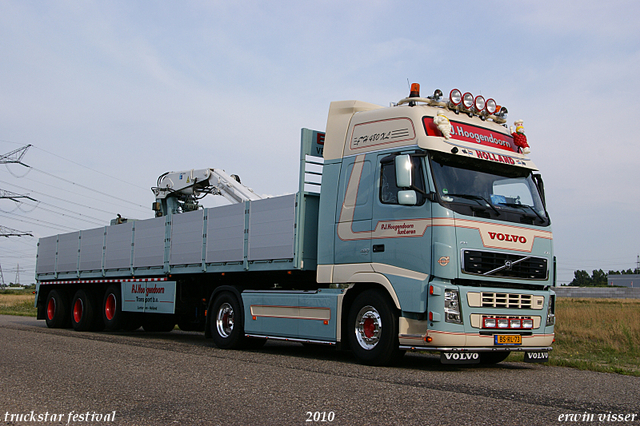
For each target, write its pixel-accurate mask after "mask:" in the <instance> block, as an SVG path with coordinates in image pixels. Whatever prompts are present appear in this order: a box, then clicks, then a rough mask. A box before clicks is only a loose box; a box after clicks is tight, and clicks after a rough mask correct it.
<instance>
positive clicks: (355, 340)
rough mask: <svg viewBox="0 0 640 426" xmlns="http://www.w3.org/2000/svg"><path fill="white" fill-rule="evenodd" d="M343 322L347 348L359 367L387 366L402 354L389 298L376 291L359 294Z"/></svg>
mask: <svg viewBox="0 0 640 426" xmlns="http://www.w3.org/2000/svg"><path fill="white" fill-rule="evenodd" d="M347 321H348V322H347V332H348V342H349V346H350V347H351V350H352V351H353V354H354V355H355V357H356V358H357V359H358V361H360V362H361V363H363V364H368V365H389V364H392V363H394V362H396V361H397V360H399V359H400V358H401V357H402V355H403V354H404V352H403V351H401V350H400V349H399V348H398V346H399V343H398V314H397V313H396V310H395V307H394V306H393V305H392V302H391V301H390V300H389V298H388V297H386V296H385V295H383V294H382V293H380V292H379V291H376V290H367V291H365V292H363V293H361V294H359V295H358V296H357V297H356V299H355V300H354V301H353V304H352V305H351V308H350V309H349V316H348V319H347Z"/></svg>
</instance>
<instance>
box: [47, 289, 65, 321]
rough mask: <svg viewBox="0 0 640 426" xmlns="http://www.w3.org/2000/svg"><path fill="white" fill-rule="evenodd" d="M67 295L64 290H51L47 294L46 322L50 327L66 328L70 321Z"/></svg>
mask: <svg viewBox="0 0 640 426" xmlns="http://www.w3.org/2000/svg"><path fill="white" fill-rule="evenodd" d="M68 303H69V302H68V301H67V295H66V293H65V292H64V291H62V290H51V291H50V292H49V294H48V295H47V305H46V307H47V310H46V318H45V320H46V323H47V327H49V328H64V327H66V326H67V324H68V323H69V307H68Z"/></svg>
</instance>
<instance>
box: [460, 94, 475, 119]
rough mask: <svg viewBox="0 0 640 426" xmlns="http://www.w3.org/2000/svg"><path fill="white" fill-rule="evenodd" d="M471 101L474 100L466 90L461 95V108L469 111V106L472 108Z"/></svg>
mask: <svg viewBox="0 0 640 426" xmlns="http://www.w3.org/2000/svg"><path fill="white" fill-rule="evenodd" d="M473 102H474V99H473V95H472V94H471V93H469V92H467V93H465V94H464V95H462V109H463V110H464V112H466V113H470V112H471V108H473ZM469 116H471V115H469Z"/></svg>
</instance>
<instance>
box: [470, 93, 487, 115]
mask: <svg viewBox="0 0 640 426" xmlns="http://www.w3.org/2000/svg"><path fill="white" fill-rule="evenodd" d="M473 106H474V108H475V109H476V112H478V113H481V112H482V111H484V108H485V106H486V103H485V100H484V97H483V96H482V95H478V96H476V98H475V99H474V100H473Z"/></svg>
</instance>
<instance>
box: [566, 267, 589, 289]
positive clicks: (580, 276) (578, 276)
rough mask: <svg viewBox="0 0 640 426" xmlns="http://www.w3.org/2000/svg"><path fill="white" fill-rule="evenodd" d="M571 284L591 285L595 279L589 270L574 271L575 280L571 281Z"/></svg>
mask: <svg viewBox="0 0 640 426" xmlns="http://www.w3.org/2000/svg"><path fill="white" fill-rule="evenodd" d="M569 285H573V286H577V287H589V286H592V285H593V280H592V279H591V277H590V276H589V273H588V272H587V271H583V270H580V271H574V272H573V281H571V282H570V283H569Z"/></svg>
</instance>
